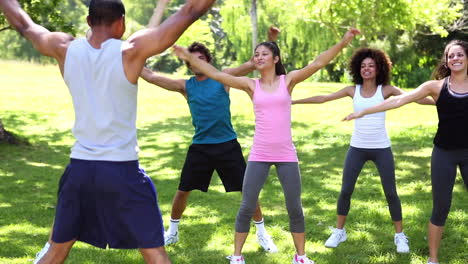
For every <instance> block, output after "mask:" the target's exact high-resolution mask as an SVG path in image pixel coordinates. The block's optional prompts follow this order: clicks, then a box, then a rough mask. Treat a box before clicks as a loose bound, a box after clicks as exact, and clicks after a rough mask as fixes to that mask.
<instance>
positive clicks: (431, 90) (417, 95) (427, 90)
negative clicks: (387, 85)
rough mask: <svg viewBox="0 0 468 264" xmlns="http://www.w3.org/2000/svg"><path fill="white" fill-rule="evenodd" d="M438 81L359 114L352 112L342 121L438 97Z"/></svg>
mask: <svg viewBox="0 0 468 264" xmlns="http://www.w3.org/2000/svg"><path fill="white" fill-rule="evenodd" d="M440 87H441V84H440V81H428V82H425V83H423V84H421V85H420V86H419V87H418V88H416V89H414V90H412V91H411V92H407V93H403V94H401V95H398V96H394V97H390V98H389V99H387V100H385V101H383V102H382V103H380V104H378V105H376V106H373V107H369V108H367V109H364V110H362V111H359V112H354V113H352V114H350V115H348V116H347V117H345V118H344V119H343V121H349V120H353V119H356V118H360V117H363V116H365V115H368V114H373V113H377V112H383V111H386V110H390V109H395V108H398V107H401V106H403V105H405V104H408V103H411V102H416V101H418V100H420V99H422V98H424V97H427V96H432V97H433V98H436V97H438V95H439V93H440Z"/></svg>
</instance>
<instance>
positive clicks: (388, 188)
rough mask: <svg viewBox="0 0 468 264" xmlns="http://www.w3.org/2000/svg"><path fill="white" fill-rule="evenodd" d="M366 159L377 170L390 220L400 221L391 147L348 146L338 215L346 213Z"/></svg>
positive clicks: (399, 207)
mask: <svg viewBox="0 0 468 264" xmlns="http://www.w3.org/2000/svg"><path fill="white" fill-rule="evenodd" d="M368 160H372V161H373V162H374V163H375V165H376V167H377V170H378V171H379V174H380V180H381V182H382V187H383V189H384V193H385V198H387V203H388V207H389V210H390V215H391V217H392V220H393V221H395V222H397V221H401V219H402V216H401V203H400V198H398V194H397V190H396V185H395V164H394V161H393V153H392V149H391V148H384V149H364V148H355V147H349V149H348V153H347V155H346V160H345V164H344V169H343V181H342V185H341V193H340V197H339V198H338V208H337V213H338V215H348V213H349V208H350V204H351V195H352V194H353V191H354V186H355V185H356V181H357V178H358V176H359V173H360V172H361V170H362V167H363V166H364V163H366V161H368Z"/></svg>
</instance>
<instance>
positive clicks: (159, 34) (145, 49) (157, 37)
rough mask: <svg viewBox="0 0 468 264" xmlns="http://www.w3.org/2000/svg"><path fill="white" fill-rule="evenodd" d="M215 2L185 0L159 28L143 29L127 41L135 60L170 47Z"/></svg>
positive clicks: (209, 0) (210, 0)
mask: <svg viewBox="0 0 468 264" xmlns="http://www.w3.org/2000/svg"><path fill="white" fill-rule="evenodd" d="M214 2H215V0H187V2H186V3H185V5H184V6H183V7H182V8H181V9H180V10H179V11H177V12H176V13H174V14H173V15H171V16H170V17H169V18H167V19H166V20H165V21H164V22H163V23H162V24H161V25H160V26H159V27H157V28H150V29H149V28H148V29H143V30H140V31H138V32H136V33H135V34H133V35H132V36H130V38H129V39H128V42H129V43H130V45H131V47H132V49H134V50H135V52H136V54H135V59H137V60H142V61H144V60H146V59H147V58H149V57H151V56H154V55H156V54H159V53H161V52H163V51H165V50H166V49H167V48H169V47H171V46H172V45H173V44H174V43H175V42H176V41H177V39H179V37H180V36H181V35H182V33H184V31H185V30H186V29H187V28H188V27H189V26H190V25H191V24H192V23H193V22H195V21H196V20H197V19H198V18H199V17H201V16H202V15H203V14H205V13H206V11H207V10H208V9H209V8H210V7H211V6H212V5H213V3H214Z"/></svg>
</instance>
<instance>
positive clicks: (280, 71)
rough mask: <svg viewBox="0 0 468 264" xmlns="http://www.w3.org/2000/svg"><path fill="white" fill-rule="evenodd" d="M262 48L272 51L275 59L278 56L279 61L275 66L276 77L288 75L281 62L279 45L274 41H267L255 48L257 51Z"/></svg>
mask: <svg viewBox="0 0 468 264" xmlns="http://www.w3.org/2000/svg"><path fill="white" fill-rule="evenodd" d="M260 46H264V47H266V48H267V49H269V50H270V51H271V53H273V57H276V56H278V58H279V60H278V62H277V63H276V64H275V73H276V75H284V74H286V69H285V68H284V65H283V63H282V62H281V54H280V49H279V47H278V45H277V44H276V42H274V41H265V42H262V43H260V44H258V45H257V46H256V47H255V50H257V48H258V47H260Z"/></svg>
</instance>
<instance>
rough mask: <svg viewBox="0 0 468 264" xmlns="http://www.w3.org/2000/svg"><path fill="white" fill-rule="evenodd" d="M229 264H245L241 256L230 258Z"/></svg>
mask: <svg viewBox="0 0 468 264" xmlns="http://www.w3.org/2000/svg"><path fill="white" fill-rule="evenodd" d="M229 259H230V262H229V263H230V264H245V260H244V257H243V256H234V255H233V256H230V258H229Z"/></svg>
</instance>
